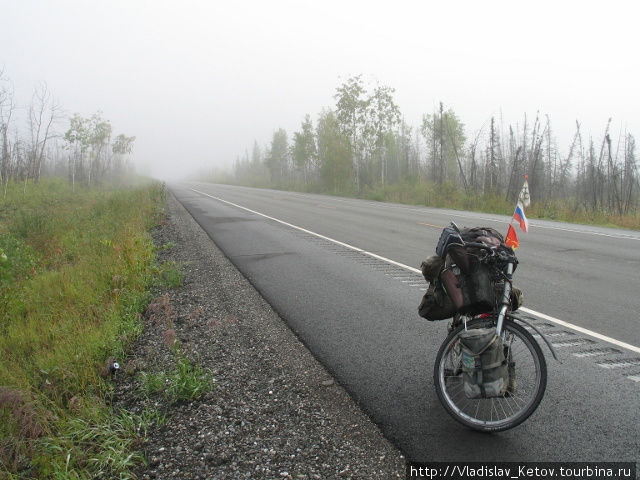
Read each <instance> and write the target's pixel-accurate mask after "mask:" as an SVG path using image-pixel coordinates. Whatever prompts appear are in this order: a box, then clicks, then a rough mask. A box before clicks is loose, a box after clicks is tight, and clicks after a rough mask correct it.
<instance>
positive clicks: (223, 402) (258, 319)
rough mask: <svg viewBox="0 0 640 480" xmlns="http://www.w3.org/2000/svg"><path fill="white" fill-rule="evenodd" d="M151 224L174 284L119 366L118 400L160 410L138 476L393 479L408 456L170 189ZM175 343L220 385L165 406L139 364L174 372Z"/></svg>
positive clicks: (154, 305) (117, 402) (137, 410)
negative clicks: (174, 267) (149, 389)
mask: <svg viewBox="0 0 640 480" xmlns="http://www.w3.org/2000/svg"><path fill="white" fill-rule="evenodd" d="M167 197H168V199H167V203H166V207H165V210H166V222H165V223H164V225H162V226H161V227H159V228H157V229H156V230H155V231H154V232H153V237H154V242H155V243H156V245H157V246H158V247H162V246H164V248H161V249H160V250H159V253H158V256H159V261H160V262H176V263H177V264H179V265H180V270H181V272H182V274H183V278H182V283H181V286H179V287H178V288H175V289H171V290H167V291H166V292H160V294H159V295H158V298H157V299H156V300H155V301H154V302H152V304H151V305H150V307H149V308H148V310H147V312H146V313H145V315H144V322H145V328H144V333H143V334H142V335H141V337H140V338H139V340H138V342H137V344H136V345H135V347H134V349H133V351H134V352H135V353H134V354H133V355H132V356H130V357H129V358H126V359H124V360H123V361H122V362H121V363H122V368H121V372H122V373H121V374H119V375H118V377H117V379H116V380H115V381H116V387H115V394H114V406H115V407H120V408H125V409H127V410H129V411H131V412H134V413H141V412H142V411H143V410H144V409H145V408H146V409H147V411H149V409H151V410H153V411H156V412H161V413H166V422H165V423H164V425H162V426H159V427H154V428H152V429H151V430H150V431H149V432H148V435H147V440H146V442H145V443H144V444H143V445H142V446H141V448H142V450H143V451H144V452H145V455H146V458H147V460H148V465H147V466H145V467H141V468H139V469H138V471H137V472H136V474H137V476H138V478H141V479H179V478H189V479H246V478H250V479H254V478H255V479H283V478H284V479H323V480H324V479H342V478H353V479H392V478H403V477H404V468H405V464H404V458H403V457H402V456H401V454H400V452H398V450H397V449H395V448H394V447H393V446H392V445H391V444H390V443H389V442H388V441H387V440H386V439H384V437H383V436H382V434H381V433H380V431H379V430H378V428H377V427H376V426H375V425H374V424H373V423H372V422H371V421H370V419H369V418H368V417H367V416H366V415H364V414H363V413H362V411H361V410H360V409H359V408H358V406H357V405H356V404H355V403H354V402H353V400H352V399H351V398H350V397H349V395H348V394H347V393H346V392H345V391H344V389H343V388H342V387H341V386H340V385H338V384H336V383H335V382H334V381H333V379H332V378H331V376H330V375H329V374H328V373H327V371H326V370H325V369H324V368H323V367H322V366H321V365H320V364H319V363H318V362H317V361H316V360H315V359H314V357H313V356H312V355H311V354H310V352H309V351H308V350H307V349H306V347H305V346H304V345H303V344H302V343H301V342H300V340H299V339H298V338H297V337H296V336H295V335H294V334H293V333H292V332H291V330H289V328H288V327H287V326H286V324H285V323H284V321H283V320H282V319H281V318H280V317H279V316H278V315H277V314H276V313H275V312H274V311H273V310H272V309H271V307H270V306H269V305H268V304H267V303H266V301H265V300H264V299H263V298H262V297H261V296H260V294H259V293H258V292H257V291H256V290H255V289H254V288H253V286H252V285H251V284H250V283H249V282H248V281H247V280H246V279H245V278H244V277H243V276H242V274H240V273H239V272H238V271H237V270H236V268H235V267H234V266H233V265H232V264H231V262H230V261H229V260H228V259H227V258H226V257H225V256H224V254H222V252H220V250H219V249H218V248H217V247H216V246H215V245H214V243H213V242H212V241H211V239H210V238H209V237H208V236H207V234H206V233H205V232H204V231H203V230H202V229H201V228H200V226H199V225H198V224H197V223H196V222H195V221H194V220H193V218H192V217H191V216H190V215H189V213H187V212H186V210H185V209H184V208H183V207H182V205H180V204H179V203H178V202H177V201H176V200H175V198H174V197H173V195H171V193H168V195H167ZM176 345H178V346H179V352H180V354H182V355H184V356H185V357H186V358H187V359H188V360H189V362H191V363H192V364H196V365H198V366H200V367H201V368H203V369H205V370H207V371H209V372H210V373H211V375H212V376H213V377H214V378H215V387H214V388H213V389H212V390H211V391H209V392H207V393H205V394H204V395H202V396H200V397H199V398H198V399H197V400H194V401H188V402H178V403H174V404H171V403H170V401H169V400H167V399H166V396H164V395H162V393H161V392H159V393H156V394H151V395H149V394H146V395H142V394H141V391H142V390H143V387H142V385H141V383H142V380H141V379H142V378H143V377H144V373H152V372H162V371H170V370H171V369H174V368H175V364H176V361H177V354H176V352H177V350H176Z"/></svg>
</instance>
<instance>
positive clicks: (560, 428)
mask: <svg viewBox="0 0 640 480" xmlns="http://www.w3.org/2000/svg"><path fill="white" fill-rule="evenodd" d="M171 187H172V190H173V192H174V194H175V195H176V197H177V198H178V200H180V201H181V202H182V203H183V205H184V206H185V207H186V208H187V210H189V212H190V213H191V214H192V215H193V216H194V218H195V219H196V220H197V221H198V222H199V223H200V225H201V226H202V227H203V228H204V229H205V231H207V233H208V234H209V235H210V237H211V238H212V239H213V240H214V241H215V242H216V244H217V245H218V246H219V247H220V248H221V249H222V250H223V251H224V252H225V254H226V255H227V256H228V257H229V258H230V259H231V260H232V262H233V263H234V264H235V265H236V266H237V267H238V269H239V270H240V271H241V272H242V273H243V274H244V275H245V276H246V277H247V278H248V279H249V280H250V281H251V282H252V283H253V284H254V285H255V286H256V288H257V289H258V290H259V291H260V292H261V294H262V295H263V296H264V297H265V298H266V299H267V301H269V303H271V305H272V306H273V307H274V308H275V309H276V310H277V311H278V313H279V314H280V315H281V316H282V317H283V318H284V319H285V321H287V322H288V324H289V326H290V327H291V328H292V329H293V330H294V331H295V332H296V333H297V335H298V336H299V337H300V338H301V339H302V341H303V342H304V343H305V344H306V345H307V346H308V348H309V349H310V350H311V351H312V352H313V353H314V355H315V356H316V357H317V358H318V359H319V360H320V361H321V362H323V364H324V365H325V366H326V367H327V369H328V370H329V371H330V372H331V373H332V374H333V375H334V376H335V378H336V379H337V380H338V381H339V382H340V383H341V384H343V385H344V386H345V387H346V388H347V390H348V391H349V392H350V393H351V395H352V396H353V397H354V398H355V399H356V400H357V401H358V402H359V404H360V405H361V407H362V408H363V409H364V410H365V411H366V412H367V413H368V414H369V416H370V417H371V418H372V419H373V420H374V421H375V422H376V423H377V424H378V425H379V426H380V428H381V429H382V431H383V433H384V434H385V435H386V436H387V438H389V439H390V440H392V441H393V442H394V443H395V444H396V445H397V446H398V447H399V448H400V449H401V450H402V451H403V452H404V453H405V454H406V455H407V457H408V458H409V459H411V460H415V461H433V460H438V461H445V460H461V461H462V460H465V461H516V460H517V461H614V460H624V461H636V462H637V461H638V458H639V456H640V455H639V452H640V440H639V436H638V434H637V425H638V422H639V420H640V403H639V402H638V395H639V393H640V354H638V353H636V352H635V351H633V350H628V349H626V348H623V347H620V346H616V345H612V344H611V343H609V342H607V341H603V340H599V339H597V338H594V337H592V336H590V335H585V334H584V333H582V332H576V331H575V330H573V329H571V328H565V327H562V326H559V325H557V324H555V323H553V322H550V321H548V320H545V319H544V318H540V317H538V316H536V315H530V317H529V318H530V319H531V321H532V322H534V323H535V324H536V325H538V326H539V328H541V329H543V330H544V331H545V332H546V333H547V334H548V335H549V338H550V339H551V340H552V341H553V342H554V344H555V345H556V349H557V351H558V353H559V354H560V359H561V361H562V363H558V362H555V361H554V360H553V359H552V358H551V356H550V355H548V354H547V362H548V364H549V382H548V386H547V393H546V395H545V398H544V399H543V402H542V404H541V406H540V407H539V408H538V410H537V411H536V413H534V415H533V416H532V417H531V418H530V419H529V420H528V421H527V422H525V423H524V424H523V425H521V426H519V427H517V428H516V429H513V430H511V431H508V432H503V433H500V434H495V435H484V434H478V433H475V432H472V431H469V430H468V429H466V428H464V427H462V426H460V425H458V424H457V423H456V422H454V421H453V420H452V419H451V418H449V417H448V415H447V414H446V413H445V412H444V410H443V408H442V407H441V405H440V403H439V402H438V400H437V398H436V395H435V391H434V388H433V381H432V378H431V372H432V368H433V362H434V359H435V355H436V352H437V348H438V346H439V344H440V343H441V342H442V340H443V339H444V336H445V332H446V322H433V323H432V322H427V321H425V320H423V319H421V318H420V317H419V316H418V315H417V306H418V304H419V301H420V298H421V296H422V294H423V289H424V287H425V283H424V280H422V279H421V276H420V275H419V274H416V273H414V272H412V271H409V270H407V269H406V268H403V267H402V266H399V265H395V264H394V263H392V262H397V263H400V264H404V265H409V266H412V267H419V265H420V262H421V261H422V259H424V258H426V257H427V256H429V255H431V254H432V253H433V251H434V248H435V244H436V242H437V239H438V237H439V234H440V230H441V228H442V227H443V226H445V225H447V224H448V223H449V221H450V220H454V221H456V223H458V225H461V226H463V225H465V226H475V225H484V226H492V227H495V228H497V229H498V230H499V231H503V232H504V231H506V224H507V222H508V220H509V218H508V217H503V216H496V215H484V214H473V213H467V212H457V211H447V210H437V209H429V208H420V207H410V206H402V205H393V204H384V203H377V202H367V201H359V200H353V199H344V198H335V197H329V196H320V195H306V194H299V193H290V192H280V191H273V190H256V189H248V188H239V187H231V186H220V185H211V184H182V185H172V186H171ZM232 204H234V205H232ZM241 207H244V208H241ZM246 209H250V210H253V212H250V211H247V210H246ZM265 215H266V216H269V217H272V218H266V217H265ZM275 219H277V220H279V221H276V220H275ZM282 222H287V223H289V224H291V225H295V226H297V227H301V228H304V229H307V230H308V231H309V232H305V231H302V230H300V228H294V227H292V226H291V225H285V224H283V223H282ZM530 223H531V231H530V233H528V234H521V235H520V240H521V247H520V248H519V249H518V252H517V253H518V258H519V259H520V266H519V267H518V270H517V271H516V274H515V279H516V282H515V284H516V285H517V286H519V287H520V288H522V290H523V291H524V292H525V304H526V305H527V307H529V308H530V309H533V310H534V311H537V312H541V313H543V314H546V315H550V316H552V317H555V318H558V319H561V320H564V321H566V322H570V323H571V324H575V325H578V326H581V327H583V328H586V329H588V330H590V331H594V332H597V333H599V334H602V335H606V336H607V337H612V338H614V339H617V340H619V341H622V342H625V343H627V344H631V345H632V346H636V347H637V346H639V345H640V325H639V323H638V317H639V313H638V312H639V311H640V308H639V307H640V298H639V296H638V291H639V288H638V287H639V286H640V275H639V274H638V269H639V267H640V251H639V250H638V249H639V247H640V232H629V231H620V230H611V229H604V228H596V227H584V226H576V225H569V224H562V223H556V222H542V221H531V222H530ZM311 232H313V233H311ZM314 233H315V234H320V235H322V236H325V237H329V238H330V239H333V240H337V241H340V242H344V243H346V244H349V245H352V246H355V247H359V248H360V249H363V250H365V251H367V252H372V253H373V254H375V255H378V256H380V257H384V259H381V258H374V257H372V256H371V255H365V254H363V253H362V252H358V251H354V250H353V249H350V248H347V247H345V246H342V245H339V244H337V243H335V242H334V241H331V240H328V239H326V238H321V237H319V236H317V235H315V234H314ZM387 259H388V260H387ZM547 353H548V351H547Z"/></svg>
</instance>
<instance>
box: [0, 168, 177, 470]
mask: <svg viewBox="0 0 640 480" xmlns="http://www.w3.org/2000/svg"><path fill="white" fill-rule="evenodd" d="M163 200H164V190H163V188H162V187H161V186H160V185H158V184H147V185H146V186H136V187H129V188H116V187H109V188H101V189H83V188H79V187H77V186H76V188H75V191H74V190H72V188H71V187H70V185H68V183H67V182H65V181H63V180H54V179H46V180H43V181H41V182H40V183H39V184H28V185H27V186H26V189H25V187H24V184H20V185H12V184H9V187H8V192H7V196H6V198H4V199H0V358H2V362H0V462H1V463H0V477H2V474H3V473H4V474H5V475H7V476H9V478H44V477H52V478H91V477H94V478H96V477H100V478H113V477H121V476H122V472H124V471H125V470H126V469H127V468H128V466H129V465H130V463H131V462H134V461H136V460H137V457H136V456H135V454H132V453H131V449H130V447H131V445H130V444H129V443H128V441H129V440H127V439H130V438H131V435H129V433H130V432H129V431H128V430H127V428H125V427H124V426H123V425H122V422H123V420H122V419H123V417H122V415H121V414H120V415H114V414H113V412H111V409H110V408H108V406H107V400H108V398H109V391H110V380H109V373H108V359H109V358H115V359H118V358H123V355H124V351H125V350H126V349H127V347H128V346H129V345H130V344H131V343H132V341H133V340H134V339H135V338H136V336H137V335H139V333H140V332H141V328H142V326H141V319H140V313H141V312H142V311H143V309H144V308H145V306H146V305H147V303H148V301H149V295H148V293H147V291H148V286H149V285H150V283H151V282H152V280H153V278H154V275H157V271H154V261H155V254H154V249H153V245H152V242H151V238H150V236H149V234H148V230H149V229H150V228H151V227H152V226H153V225H154V224H156V223H157V222H158V221H159V219H160V215H159V214H160V209H161V206H162V204H163ZM167 271H172V270H171V268H168V270H167ZM169 277H170V278H173V279H174V280H175V278H174V277H175V273H171V274H170V275H169ZM129 430H130V429H129ZM98 445H102V446H101V447H99V446H98Z"/></svg>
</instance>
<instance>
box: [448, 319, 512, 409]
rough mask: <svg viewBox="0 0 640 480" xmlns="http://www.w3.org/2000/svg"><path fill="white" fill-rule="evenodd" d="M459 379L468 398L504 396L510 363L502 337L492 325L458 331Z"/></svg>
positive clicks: (507, 383)
mask: <svg viewBox="0 0 640 480" xmlns="http://www.w3.org/2000/svg"><path fill="white" fill-rule="evenodd" d="M460 347H461V355H462V383H463V389H464V393H465V395H466V396H467V398H493V397H503V396H504V395H505V393H506V392H507V387H508V386H509V366H508V362H507V359H506V358H505V349H504V345H503V341H502V339H501V338H500V337H499V336H497V335H496V331H495V329H493V328H474V329H471V330H465V331H463V332H461V333H460Z"/></svg>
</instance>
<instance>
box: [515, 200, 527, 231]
mask: <svg viewBox="0 0 640 480" xmlns="http://www.w3.org/2000/svg"><path fill="white" fill-rule="evenodd" d="M513 219H515V220H516V221H517V222H518V223H519V224H520V228H521V229H522V231H523V232H528V231H529V220H527V217H526V216H525V215H524V208H523V207H522V203H520V202H518V204H517V205H516V211H515V212H513Z"/></svg>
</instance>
